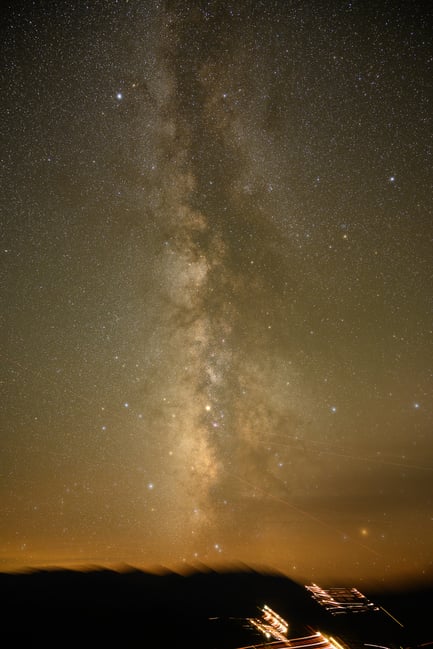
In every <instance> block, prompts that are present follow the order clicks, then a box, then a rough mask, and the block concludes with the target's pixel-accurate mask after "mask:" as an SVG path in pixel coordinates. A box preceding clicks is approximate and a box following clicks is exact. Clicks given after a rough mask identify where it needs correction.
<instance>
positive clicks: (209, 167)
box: [0, 0, 433, 583]
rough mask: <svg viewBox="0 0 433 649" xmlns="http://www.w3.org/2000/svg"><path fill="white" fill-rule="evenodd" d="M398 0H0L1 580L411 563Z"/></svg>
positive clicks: (411, 39) (428, 491) (338, 575)
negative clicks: (119, 569)
mask: <svg viewBox="0 0 433 649" xmlns="http://www.w3.org/2000/svg"><path fill="white" fill-rule="evenodd" d="M423 5H424V3H417V2H407V1H405V2H403V1H401V2H390V1H389V2H387V1H386V0H381V1H378V2H370V1H368V0H362V1H361V0H354V1H352V2H350V1H344V2H343V1H338V0H334V1H326V2H325V1H321V0H318V1H316V0H314V1H311V2H307V1H301V0H293V1H292V0H286V1H283V0H272V1H271V0H268V1H259V0H257V1H242V0H238V1H237V2H236V1H235V0H232V1H231V2H230V1H228V0H227V1H223V0H222V1H216V0H213V1H212V0H209V1H205V0H202V1H194V0H191V1H190V2H171V1H168V0H167V1H165V2H164V1H163V0H161V1H159V0H149V1H147V0H146V1H145V0H143V1H141V2H139V1H138V0H130V1H129V2H128V1H127V0H118V1H117V2H116V1H114V0H106V1H105V2H103V1H102V0H100V1H99V0H98V1H92V0H88V1H87V2H85V1H84V0H74V1H71V2H62V1H58V2H54V1H49V0H45V1H44V0H39V1H38V0H34V1H33V2H28V1H24V0H17V1H14V2H9V3H7V6H6V9H3V10H2V17H1V28H0V35H1V42H2V65H1V89H2V90H1V92H2V102H1V104H2V106H1V109H0V110H1V120H0V129H1V147H0V158H1V177H0V182H1V192H0V218H1V222H0V225H1V266H0V300H1V309H0V318H1V320H0V322H1V330H2V334H1V347H0V355H1V356H0V387H1V393H0V397H1V409H0V417H1V457H0V459H1V462H0V473H1V482H0V498H1V500H0V502H1V521H2V522H1V525H0V570H11V569H12V570H15V569H19V568H21V567H27V566H46V565H56V566H59V565H63V566H76V565H84V564H98V565H120V564H128V565H134V566H138V567H143V568H146V567H153V566H162V565H163V566H167V567H176V566H184V565H189V566H190V565H202V564H205V565H207V566H215V567H219V566H223V565H228V564H233V563H236V562H244V563H246V564H248V565H253V566H268V567H270V568H272V569H276V570H280V571H283V572H285V573H288V574H290V575H292V576H293V577H294V578H295V579H297V578H302V579H310V580H317V581H320V580H322V581H323V580H328V581H334V582H336V581H344V580H346V581H347V580H349V581H350V583H353V582H358V581H364V582H367V581H370V580H377V581H390V580H395V579H402V578H408V579H418V578H421V577H422V576H423V575H426V574H428V573H430V574H431V571H432V562H433V430H432V425H433V401H432V395H433V277H432V276H433V213H432V200H431V199H432V155H431V154H432V122H431V118H432V104H431V100H432V79H433V75H432V63H433V48H432V39H431V31H430V24H431V20H432V13H433V12H430V14H429V13H428V9H427V10H426V9H425V8H424V9H423ZM424 7H425V5H424Z"/></svg>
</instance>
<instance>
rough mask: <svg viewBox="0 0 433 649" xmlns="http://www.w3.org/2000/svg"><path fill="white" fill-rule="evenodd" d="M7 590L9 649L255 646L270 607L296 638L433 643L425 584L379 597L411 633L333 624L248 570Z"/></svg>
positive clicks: (33, 582)
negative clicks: (323, 635) (251, 622)
mask: <svg viewBox="0 0 433 649" xmlns="http://www.w3.org/2000/svg"><path fill="white" fill-rule="evenodd" d="M348 585H350V584H348ZM0 590H1V593H2V601H1V617H2V635H3V637H9V635H10V636H11V637H12V638H13V640H12V641H10V640H9V641H8V642H6V643H4V644H3V646H10V647H14V646H20V647H21V646H22V647H30V646H33V645H35V644H37V643H39V642H40V643H41V646H44V647H48V646H49V647H66V646H68V647H69V646H74V647H76V646H79V647H104V646H106V645H109V646H118V647H122V648H125V649H126V648H128V647H160V648H162V649H165V648H167V649H169V648H170V647H176V646H186V647H189V648H193V647H200V648H201V649H223V648H224V649H231V648H234V647H238V646H241V645H246V644H252V643H253V641H255V642H258V638H257V637H254V634H253V633H252V631H251V630H248V629H247V628H246V626H247V625H246V618H248V617H255V616H257V614H258V608H259V607H261V606H263V605H264V604H268V605H269V606H271V607H272V608H273V609H274V610H276V611H277V612H278V613H279V614H280V615H282V616H283V617H284V618H285V619H287V620H288V621H289V624H290V632H289V636H291V637H297V636H299V635H303V634H305V631H306V629H308V628H313V629H318V628H320V630H321V631H323V632H327V633H333V634H336V635H338V634H340V637H342V638H347V637H353V638H357V642H358V641H359V642H360V643H361V644H363V643H364V642H365V641H370V640H375V641H376V642H377V640H378V639H380V640H381V643H382V644H384V643H385V642H384V640H388V644H387V646H391V645H393V646H396V647H397V646H405V647H409V646H411V647H415V646H417V645H419V644H421V643H422V642H426V641H429V640H432V639H433V637H428V635H427V634H428V627H427V623H426V621H427V620H429V614H430V611H431V610H432V605H433V597H432V593H433V589H432V588H431V587H430V588H428V587H426V586H425V587H424V589H421V588H420V589H419V590H418V591H416V592H415V591H411V592H410V593H408V596H407V597H405V594H404V592H400V593H399V592H389V593H378V594H377V596H378V597H381V598H383V601H384V602H385V603H384V604H383V605H384V606H386V607H389V609H391V610H392V611H393V612H394V613H395V615H396V617H399V619H401V620H402V621H403V622H404V631H402V629H401V628H400V627H399V626H398V625H396V624H395V623H393V622H392V620H391V618H389V619H386V620H385V619H384V618H385V617H386V616H382V617H381V621H380V620H379V618H378V617H377V616H376V617H375V618H374V619H373V618H371V619H372V622H371V624H370V623H369V624H370V628H368V624H367V625H366V619H367V618H365V617H364V618H362V619H361V618H359V620H354V619H353V618H349V617H348V616H344V618H345V619H344V620H343V619H342V618H341V617H340V619H339V620H336V619H334V618H333V617H332V616H330V615H329V614H328V613H326V612H325V611H324V609H322V608H321V607H320V606H319V605H318V604H316V603H315V602H314V601H313V600H312V599H311V597H310V596H309V595H308V593H307V591H306V589H305V588H304V587H303V584H299V583H297V582H295V581H293V580H292V579H290V578H288V577H287V576H284V575H281V574H278V573H273V572H258V571H256V570H253V569H249V568H247V567H242V568H241V569H234V570H227V571H225V572H216V571H214V570H211V569H207V568H205V567H203V569H202V570H191V571H190V572H184V573H177V572H171V571H167V570H166V571H159V572H158V571H155V572H144V571H141V570H136V569H134V568H132V567H128V566H126V567H123V568H122V569H120V570H110V569H105V568H98V567H91V568H89V569H87V570H63V569H50V570H37V571H35V570H29V571H25V572H20V573H3V574H0ZM367 596H368V597H369V598H371V596H370V595H367ZM379 603H380V602H379ZM428 607H429V608H428ZM378 620H379V621H378ZM379 622H380V623H379ZM366 633H370V634H371V636H368V635H367V636H366V635H365V634H366ZM351 634H352V635H351ZM432 635H433V634H432Z"/></svg>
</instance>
